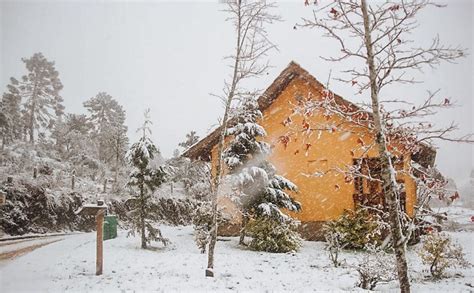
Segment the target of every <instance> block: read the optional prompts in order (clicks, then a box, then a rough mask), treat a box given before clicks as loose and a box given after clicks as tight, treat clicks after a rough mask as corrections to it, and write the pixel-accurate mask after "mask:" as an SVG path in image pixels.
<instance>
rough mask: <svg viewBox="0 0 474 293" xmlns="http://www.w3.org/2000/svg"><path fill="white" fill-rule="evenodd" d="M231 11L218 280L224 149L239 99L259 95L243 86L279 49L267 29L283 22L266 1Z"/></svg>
mask: <svg viewBox="0 0 474 293" xmlns="http://www.w3.org/2000/svg"><path fill="white" fill-rule="evenodd" d="M226 5H227V8H226V9H225V10H224V11H225V12H226V13H228V14H229V17H228V18H227V21H231V22H232V24H233V26H234V28H235V37H236V38H235V48H234V49H235V52H234V54H233V55H232V56H229V57H227V59H229V60H231V63H232V65H230V67H231V68H232V74H231V76H230V80H227V81H225V85H224V89H223V93H222V94H221V95H218V97H219V98H220V99H221V100H222V101H223V103H224V116H223V117H222V122H221V126H220V136H219V143H218V145H217V154H216V165H215V168H216V172H215V174H214V178H213V181H212V185H211V191H212V192H211V197H212V231H211V233H210V234H211V237H210V241H209V249H208V265H207V269H206V276H208V277H213V276H214V272H213V269H214V249H215V246H216V242H217V197H218V192H219V186H220V184H221V177H222V173H223V160H222V155H223V149H224V141H225V136H226V132H227V123H228V120H229V118H230V116H231V108H232V102H233V101H234V100H235V99H236V98H238V97H243V96H249V95H256V94H257V92H256V91H253V92H251V91H248V90H246V89H244V88H243V86H242V82H243V81H244V80H247V79H249V78H255V77H259V76H261V75H263V74H264V73H265V72H266V71H267V69H268V67H269V65H268V62H263V63H262V62H261V60H262V59H263V58H265V57H266V56H267V53H268V52H269V51H270V50H272V49H274V48H276V46H275V45H274V44H273V43H271V42H270V40H269V39H268V34H267V31H266V29H265V25H267V24H271V23H273V22H275V21H277V20H279V17H278V16H275V15H273V14H271V13H270V11H269V10H271V8H273V7H274V4H272V3H267V2H266V1H263V0H260V1H247V0H230V1H226Z"/></svg>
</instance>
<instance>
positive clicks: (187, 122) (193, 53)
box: [0, 0, 474, 184]
mask: <svg viewBox="0 0 474 293" xmlns="http://www.w3.org/2000/svg"><path fill="white" fill-rule="evenodd" d="M323 1H324V0H323ZM0 2H1V6H0V20H1V27H0V29H1V31H0V42H1V43H0V56H1V59H0V62H1V64H0V88H1V91H5V89H6V85H7V83H8V81H9V77H10V76H15V77H20V76H21V75H23V74H24V73H25V68H24V64H23V63H22V62H21V60H20V59H21V58H22V57H30V56H31V55H32V54H33V53H35V52H42V53H43V54H44V55H45V56H46V58H48V59H49V60H54V61H55V62H56V68H57V70H58V71H59V73H60V78H61V80H62V82H63V84H64V89H63V91H62V96H63V97H64V103H65V106H66V111H67V112H72V113H85V111H84V109H83V107H82V103H83V102H84V101H85V100H87V99H89V98H91V97H93V96H94V95H96V94H97V93H98V92H100V91H105V92H107V93H109V94H111V95H112V96H113V97H114V98H115V99H117V100H118V101H119V103H120V104H122V105H123V106H124V108H125V110H126V111H127V125H128V127H129V134H130V136H131V138H132V140H134V138H136V136H135V129H136V128H137V127H139V125H140V123H141V122H142V117H143V110H144V109H145V108H148V107H149V108H151V114H152V118H153V122H154V127H153V139H154V141H155V143H156V144H157V145H158V146H159V147H160V149H161V151H162V153H163V155H164V156H165V157H169V156H171V154H172V152H173V150H174V149H175V148H177V144H178V142H180V141H182V140H183V138H184V136H185V134H186V133H187V132H188V131H190V130H196V131H197V132H198V134H199V135H201V136H203V135H205V134H206V133H208V132H209V130H210V129H211V128H212V127H214V126H215V125H216V123H217V121H218V117H219V116H221V115H222V106H221V104H220V101H219V100H218V99H217V98H215V97H213V96H211V95H210V94H209V93H219V92H220V89H221V88H222V86H223V81H224V78H225V77H226V76H228V75H229V68H228V67H226V63H225V61H224V60H223V57H224V56H226V55H229V54H230V53H231V52H232V45H233V39H232V38H233V34H232V27H231V25H230V23H226V22H225V17H226V15H225V14H224V13H223V12H221V9H223V8H224V7H223V5H222V4H218V3H217V2H218V1H207V2H205V1H194V2H192V1H188V2H182V1H169V2H164V1H143V2H137V1H121V2H111V1H107V3H104V2H103V1H48V2H46V1H28V2H26V1H2V0H0ZM303 2H304V1H302V0H295V1H291V2H290V1H286V2H280V3H279V8H278V10H277V12H278V13H279V14H280V15H281V16H282V17H283V19H284V21H283V22H280V23H277V24H275V25H273V26H271V27H269V31H270V38H271V39H272V40H273V41H274V42H275V43H276V44H277V45H278V46H279V51H275V52H273V53H272V54H271V55H270V56H269V58H270V61H271V64H272V65H273V68H272V70H271V71H270V73H269V74H268V76H266V77H264V78H261V79H260V80H258V81H257V82H256V83H255V85H256V86H258V87H259V88H261V89H265V88H266V87H268V86H269V85H270V83H271V82H272V81H273V79H274V78H275V77H276V76H277V75H278V74H279V73H280V71H282V70H283V69H284V68H285V67H286V65H287V64H288V63H289V62H290V61H291V60H294V61H296V62H298V63H299V64H300V65H301V66H302V67H303V68H305V69H306V70H308V71H309V72H310V73H311V74H313V75H314V76H315V77H316V78H317V79H319V80H320V81H324V82H325V81H326V80H327V77H328V74H329V71H330V70H331V69H332V75H333V76H334V75H337V74H338V72H339V71H340V70H341V69H344V68H347V67H351V64H349V63H342V64H331V63H327V62H325V61H323V60H321V59H320V58H319V56H331V55H334V54H337V51H338V50H339V49H338V47H337V46H336V44H334V43H333V42H332V41H330V40H329V39H326V38H323V37H322V36H321V32H320V31H315V30H308V29H298V30H294V29H293V26H294V24H295V23H297V22H300V19H301V17H310V16H311V14H312V10H311V8H308V7H304V5H303ZM445 3H448V4H449V5H448V7H447V8H444V9H435V8H430V9H427V10H426V11H424V12H423V13H421V14H420V17H419V21H420V27H419V29H418V30H417V31H416V32H415V33H414V35H413V37H414V39H415V41H417V42H420V43H422V44H426V43H427V42H429V41H430V40H431V38H432V37H433V36H435V35H436V34H439V36H440V38H441V40H442V41H443V42H444V43H447V44H453V45H460V46H461V47H464V48H467V49H468V54H470V55H469V56H468V57H467V58H464V59H462V60H461V61H460V62H458V64H443V65H442V66H440V67H439V68H436V69H435V70H432V69H429V68H427V69H426V70H425V71H424V72H423V73H422V74H420V75H419V77H421V78H422V79H423V80H424V81H425V83H423V84H417V85H414V86H409V87H408V86H405V87H398V88H397V89H395V90H393V93H392V92H390V93H388V94H389V95H390V94H393V96H394V97H403V98H407V99H411V98H416V97H418V98H419V97H422V96H425V95H426V90H428V89H430V90H437V89H441V92H440V97H452V99H453V100H456V101H457V102H458V104H459V107H457V108H455V109H453V110H449V111H447V112H444V113H442V114H440V115H438V117H436V119H435V122H436V123H439V124H441V125H443V124H448V123H450V122H451V121H456V122H458V123H459V125H460V128H461V131H462V133H469V132H473V129H474V120H473V118H472V114H473V113H474V103H473V86H472V84H473V82H474V70H473V63H472V54H473V52H472V48H473V17H472V15H473V13H474V9H473V4H472V1H470V0H455V1H445ZM332 89H333V90H334V91H335V92H336V93H338V94H341V95H342V96H344V97H346V98H347V99H348V100H352V101H360V100H361V99H364V96H362V97H361V96H356V95H355V92H354V91H355V90H354V89H353V88H351V87H350V86H348V85H344V84H341V83H337V82H335V81H333V82H332ZM437 146H438V147H439V150H438V158H437V164H438V166H439V168H440V169H441V171H443V172H444V173H445V174H446V175H447V176H450V177H453V178H456V179H457V181H458V182H459V183H461V184H465V183H466V182H467V178H468V177H469V173H470V170H471V169H472V168H474V147H473V146H469V145H459V144H448V143H443V142H440V143H438V144H437Z"/></svg>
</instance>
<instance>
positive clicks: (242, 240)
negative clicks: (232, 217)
mask: <svg viewBox="0 0 474 293" xmlns="http://www.w3.org/2000/svg"><path fill="white" fill-rule="evenodd" d="M248 221H249V218H248V216H247V214H245V213H244V214H243V215H242V223H241V224H240V238H239V244H240V245H245V226H247V223H248Z"/></svg>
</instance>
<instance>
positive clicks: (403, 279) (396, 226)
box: [361, 0, 410, 293]
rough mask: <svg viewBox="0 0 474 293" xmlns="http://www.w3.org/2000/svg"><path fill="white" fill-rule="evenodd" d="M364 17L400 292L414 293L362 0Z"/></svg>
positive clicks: (373, 104) (376, 121)
mask: <svg viewBox="0 0 474 293" xmlns="http://www.w3.org/2000/svg"><path fill="white" fill-rule="evenodd" d="M361 8H362V15H363V18H364V29H365V32H364V33H365V47H366V49H367V65H368V67H369V78H370V90H371V91H370V97H371V101H372V112H373V120H374V127H375V139H376V142H377V147H378V151H379V155H380V161H381V165H382V166H381V167H382V169H381V170H382V172H381V173H382V174H381V177H382V181H383V192H384V196H385V203H386V205H387V207H388V212H389V220H390V231H391V234H392V241H393V244H392V245H393V249H394V250H395V255H396V260H397V273H398V281H399V283H400V291H401V292H404V293H408V292H410V280H409V279H408V266H407V261H406V241H405V239H404V235H403V232H402V224H401V221H400V203H399V201H398V200H397V199H398V196H397V194H398V189H397V183H396V178H395V176H396V175H395V170H394V168H393V165H392V162H391V158H390V153H389V152H388V150H387V145H386V140H385V134H384V131H383V126H382V119H381V116H380V106H379V97H378V86H377V73H376V70H375V62H374V54H373V47H372V37H371V33H370V26H369V14H368V12H367V3H366V0H361Z"/></svg>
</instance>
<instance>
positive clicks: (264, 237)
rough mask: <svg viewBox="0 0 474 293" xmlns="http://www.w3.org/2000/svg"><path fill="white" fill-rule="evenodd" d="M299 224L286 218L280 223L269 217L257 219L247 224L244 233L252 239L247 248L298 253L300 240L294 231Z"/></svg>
mask: <svg viewBox="0 0 474 293" xmlns="http://www.w3.org/2000/svg"><path fill="white" fill-rule="evenodd" d="M298 225H299V222H298V221H296V220H293V219H291V218H288V219H287V220H286V221H284V222H280V221H278V220H275V219H274V218H270V217H258V218H256V219H255V220H251V221H250V222H249V223H248V224H247V228H246V231H247V233H248V235H249V236H251V237H252V241H250V244H249V247H250V248H252V249H254V250H257V251H267V252H277V253H281V252H290V251H298V249H299V248H300V247H301V244H302V239H301V236H300V234H299V233H298V232H297V231H296V229H297V228H298Z"/></svg>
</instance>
